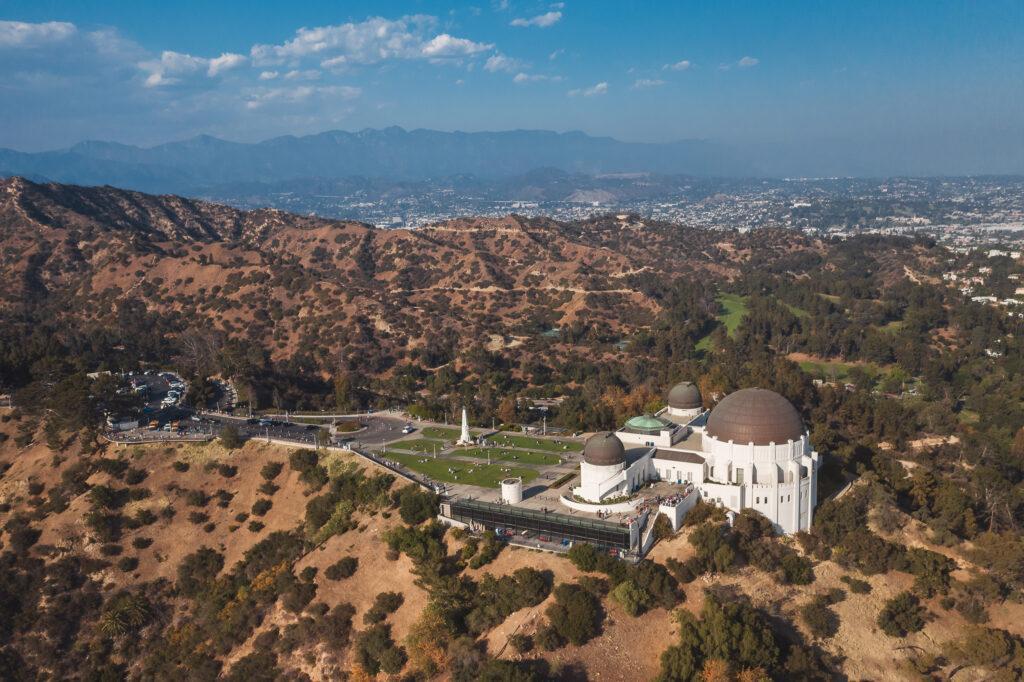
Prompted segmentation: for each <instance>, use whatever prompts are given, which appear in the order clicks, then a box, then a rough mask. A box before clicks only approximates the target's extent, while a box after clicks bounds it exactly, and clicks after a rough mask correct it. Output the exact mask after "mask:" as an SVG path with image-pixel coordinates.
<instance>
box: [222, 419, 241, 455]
mask: <svg viewBox="0 0 1024 682" xmlns="http://www.w3.org/2000/svg"><path fill="white" fill-rule="evenodd" d="M220 444H221V445H223V446H224V447H225V448H227V449H228V450H234V449H236V448H240V447H242V437H241V436H240V435H239V433H238V427H237V426H235V425H234V424H228V425H227V426H225V427H224V430H223V431H221V432H220Z"/></svg>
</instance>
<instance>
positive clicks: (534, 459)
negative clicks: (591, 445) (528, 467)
mask: <svg viewBox="0 0 1024 682" xmlns="http://www.w3.org/2000/svg"><path fill="white" fill-rule="evenodd" d="M488 453H490V455H491V459H492V460H495V459H502V460H505V461H506V462H522V463H523V464H537V465H542V466H550V465H552V464H559V463H560V462H561V461H562V458H561V457H559V456H558V455H554V454H551V453H550V452H527V451H526V450H503V449H502V448H473V449H471V450H456V451H455V452H454V453H452V454H455V455H459V456H461V457H475V458H476V459H483V460H486V459H487V454H488ZM516 457H518V459H515V458H516Z"/></svg>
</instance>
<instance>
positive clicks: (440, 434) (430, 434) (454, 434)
mask: <svg viewBox="0 0 1024 682" xmlns="http://www.w3.org/2000/svg"><path fill="white" fill-rule="evenodd" d="M478 431H479V429H470V430H469V432H470V433H477V432H478ZM420 435H421V436H423V437H424V438H439V439H440V440H458V439H459V437H460V436H461V435H462V429H446V428H443V427H440V426H427V427H425V428H424V429H423V430H422V431H420Z"/></svg>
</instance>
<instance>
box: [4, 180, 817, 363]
mask: <svg viewBox="0 0 1024 682" xmlns="http://www.w3.org/2000/svg"><path fill="white" fill-rule="evenodd" d="M0 240H2V252H0V253H2V260H0V276H2V277H3V278H4V280H5V281H7V282H10V283H11V286H10V287H8V288H6V289H5V290H4V292H3V293H2V294H0V310H5V311H8V312H11V313H14V312H24V311H29V310H37V311H44V312H46V313H47V314H48V315H55V316H57V318H58V319H60V320H68V321H70V320H75V321H76V323H84V322H86V321H88V322H94V323H97V324H101V325H102V324H109V323H110V321H111V320H112V319H113V317H114V316H116V315H117V313H118V311H119V310H122V309H123V308H124V307H125V306H126V305H129V304H131V305H132V306H133V307H134V306H136V305H141V306H142V307H143V308H145V309H146V310H149V311H159V312H160V313H161V314H162V315H170V316H173V315H180V317H181V318H182V319H188V320H190V321H191V322H190V324H194V325H195V326H201V327H204V328H208V329H215V330H223V331H226V332H228V333H229V334H238V333H240V330H243V329H244V330H245V337H246V338H247V339H248V340H250V341H258V342H260V343H261V344H262V345H264V346H265V347H267V348H268V349H269V350H270V353H271V355H272V357H273V358H275V359H280V358H284V357H289V356H291V355H292V354H293V353H294V352H295V350H296V348H297V347H298V346H299V345H300V343H301V342H302V340H303V339H309V338H311V337H313V336H316V337H317V339H318V341H319V342H320V344H322V345H323V346H327V347H334V348H337V347H341V346H344V345H346V344H348V343H353V340H355V344H354V345H361V344H360V343H359V337H360V336H362V335H365V336H369V337H375V340H376V342H377V344H378V345H377V346H376V347H375V348H374V349H373V350H374V351H375V352H377V351H379V352H383V353H390V352H395V351H398V350H403V349H412V348H416V347H417V346H419V345H422V344H423V343H424V337H425V336H427V335H429V334H430V333H432V332H433V333H437V330H444V331H445V332H446V333H450V334H453V335H455V336H457V337H459V338H460V339H462V340H463V341H464V342H479V341H480V340H482V339H484V338H486V335H489V334H493V333H498V334H513V333H516V332H517V331H518V330H521V329H529V328H530V327H533V328H534V329H536V330H543V329H547V328H552V327H554V328H557V327H561V326H566V325H570V324H572V323H574V322H577V321H583V322H587V321H594V322H599V323H600V324H601V325H603V326H604V327H606V328H607V329H608V330H610V331H611V332H612V333H616V334H620V335H622V336H626V335H629V334H630V333H632V332H634V331H636V330H637V329H639V328H642V327H646V326H649V325H650V324H651V322H652V321H653V320H654V319H655V318H657V317H658V316H659V315H660V314H661V313H662V312H663V310H664V305H663V301H662V300H661V297H660V294H661V292H659V291H658V289H659V288H663V286H664V283H665V282H666V281H668V280H670V279H675V278H677V277H682V278H684V279H686V280H691V281H693V280H700V279H721V280H728V279H731V278H733V277H735V276H737V275H738V274H739V272H740V269H741V268H742V267H744V266H746V265H749V264H751V263H754V262H772V261H776V263H777V264H779V263H785V262H787V261H793V262H794V265H796V266H797V267H799V264H797V263H796V262H795V261H796V259H798V258H799V257H800V254H805V255H806V256H807V257H809V258H814V257H815V256H816V255H817V254H819V253H820V252H821V251H822V248H823V247H822V245H821V244H820V243H819V242H815V241H813V240H810V239H806V238H803V237H799V236H797V235H794V234H792V233H787V232H774V233H764V234H759V235H756V236H752V235H739V234H719V233H709V232H706V231H702V230H694V229H688V228H685V227H681V226H676V225H670V224H663V223H645V222H643V221H641V220H639V219H637V218H635V217H626V218H624V219H621V220H620V219H617V218H614V217H608V218H601V219H595V220H592V221H587V222H584V223H569V224H566V223H558V222H555V221H551V220H546V219H533V220H526V219H523V218H519V217H516V216H510V217H508V218H505V219H471V218H467V219H460V220H455V221H451V222H447V223H443V224H439V225H433V226H429V227H426V228H422V229H419V230H377V229H374V228H371V227H368V226H365V225H361V224H356V223H349V222H336V221H328V220H322V219H318V218H310V217H303V216H295V215H290V214H286V213H281V212H279V211H272V210H256V211H240V210H236V209H231V208H228V207H225V206H219V205H215V204H207V203H203V202H198V201H192V200H188V199H182V198H180V197H174V196H152V195H145V194H140V193H136V192H130V191H124V190H117V189H113V188H83V187H75V186H65V185H38V184H34V183H31V182H29V181H27V180H23V179H19V178H13V179H7V180H4V181H2V182H0Z"/></svg>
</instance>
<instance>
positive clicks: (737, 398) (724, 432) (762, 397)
mask: <svg viewBox="0 0 1024 682" xmlns="http://www.w3.org/2000/svg"><path fill="white" fill-rule="evenodd" d="M704 430H705V432H706V433H707V434H708V435H710V436H714V437H715V438H717V439H718V440H720V441H730V440H731V441H732V442H734V443H742V444H743V445H746V444H748V443H753V444H754V445H769V444H771V443H775V444H778V445H781V444H782V443H787V442H789V441H790V440H800V437H801V436H802V435H803V433H804V422H803V420H802V419H800V414H799V413H798V412H797V411H796V408H795V407H793V405H792V403H790V402H789V401H788V400H786V399H785V398H783V397H782V396H781V395H779V394H778V393H776V392H774V391H768V390H765V389H763V388H745V389H743V390H742V391H736V392H735V393H731V394H729V395H727V396H726V397H725V398H724V399H723V400H722V402H720V403H718V405H717V406H716V407H715V409H713V410H712V411H711V416H710V417H708V423H707V426H705V427H704Z"/></svg>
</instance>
